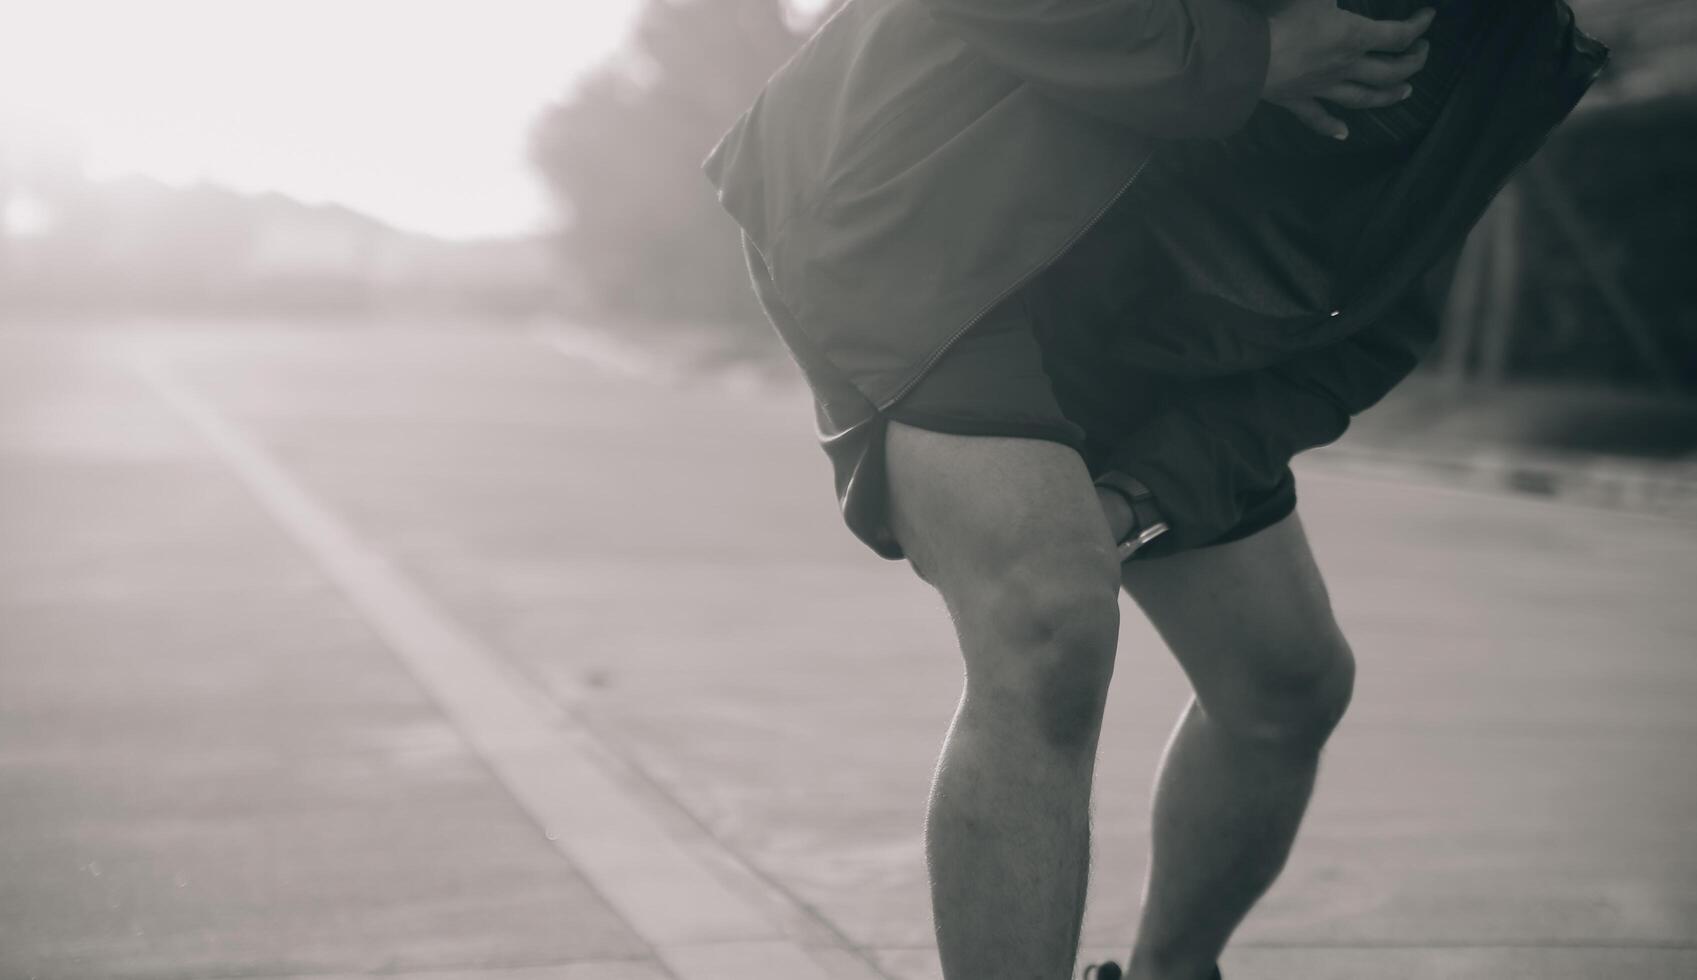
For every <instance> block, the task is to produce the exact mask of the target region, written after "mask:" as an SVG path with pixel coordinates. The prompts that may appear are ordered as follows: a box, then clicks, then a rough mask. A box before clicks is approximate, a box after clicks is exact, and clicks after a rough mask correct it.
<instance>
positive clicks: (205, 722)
mask: <svg viewBox="0 0 1697 980" xmlns="http://www.w3.org/2000/svg"><path fill="white" fill-rule="evenodd" d="M1573 5H1574V7H1575V8H1576V9H1577V11H1578V14H1579V19H1580V22H1581V23H1582V24H1583V25H1584V26H1585V27H1586V29H1587V30H1588V31H1589V32H1590V33H1592V34H1594V35H1596V36H1597V37H1599V38H1600V39H1601V40H1603V41H1604V42H1605V43H1607V44H1608V45H1609V46H1610V47H1611V48H1612V49H1613V52H1614V54H1613V59H1612V62H1611V65H1610V67H1609V69H1608V71H1607V72H1606V74H1605V75H1604V76H1603V77H1602V79H1601V80H1600V81H1599V83H1598V84H1597V86H1596V87H1595V88H1594V89H1593V90H1592V92H1591V94H1590V95H1589V96H1588V97H1587V98H1586V100H1585V101H1584V103H1583V104H1582V105H1581V106H1580V108H1579V109H1578V111H1577V112H1575V114H1574V115H1573V117H1572V118H1571V119H1570V120H1569V121H1568V122H1567V123H1566V124H1565V125H1564V126H1563V127H1562V128H1561V129H1560V130H1559V131H1557V132H1556V133H1555V135H1554V136H1553V137H1552V138H1551V139H1550V140H1549V142H1548V143H1547V145H1546V146H1545V147H1544V149H1543V150H1542V151H1541V153H1540V155H1539V156H1538V158H1537V159H1536V161H1535V163H1534V164H1533V165H1532V166H1530V167H1528V168H1526V170H1525V171H1524V172H1523V173H1522V174H1520V175H1519V176H1518V177H1517V179H1516V180H1515V181H1514V182H1513V183H1512V184H1511V185H1510V186H1509V187H1508V188H1507V189H1506V190H1505V191H1504V193H1503V194H1502V195H1501V196H1500V197H1499V198H1498V200H1497V202H1496V203H1495V204H1494V205H1493V207H1492V209H1491V211H1490V212H1489V214H1488V215H1487V216H1486V218H1485V219H1484V221H1482V222H1481V224H1480V225H1479V226H1478V228H1477V229H1476V230H1475V232H1474V234H1473V235H1472V237H1471V238H1470V239H1469V241H1468V243H1467V244H1466V246H1465V247H1464V248H1463V249H1461V250H1460V251H1459V252H1458V253H1457V254H1456V255H1454V256H1451V257H1450V259H1449V260H1447V261H1446V262H1445V263H1444V264H1443V265H1442V267H1441V268H1439V269H1437V270H1435V271H1434V274H1433V275H1432V277H1431V279H1430V283H1429V286H1430V289H1431V292H1432V298H1433V300H1434V303H1435V304H1436V307H1437V308H1438V309H1441V310H1442V311H1443V318H1444V319H1443V333H1442V341H1441V343H1440V345H1439V349H1438V350H1437V351H1435V352H1434V354H1433V356H1432V357H1431V358H1430V359H1429V361H1428V363H1427V364H1425V365H1423V366H1422V368H1421V370H1420V372H1419V373H1418V374H1417V375H1416V376H1415V377H1414V378H1412V379H1410V381H1409V382H1408V383H1406V384H1405V385H1404V386H1402V387H1401V388H1399V389H1398V390H1397V391H1396V392H1395V393H1394V394H1393V395H1392V396H1391V397H1390V398H1389V399H1387V401H1386V402H1385V403H1384V404H1382V405H1380V406H1378V407H1376V408H1375V409H1373V410H1372V411H1371V412H1369V413H1368V414H1367V415H1366V416H1364V417H1363V418H1362V419H1360V420H1359V421H1358V423H1357V424H1356V426H1355V428H1354V430H1353V431H1352V432H1351V433H1350V435H1349V436H1348V437H1346V439H1345V440H1344V441H1343V442H1342V443H1340V444H1338V445H1337V446H1334V447H1328V448H1326V449H1324V450H1320V451H1317V452H1316V453H1314V454H1311V457H1312V458H1310V459H1307V460H1305V463H1304V466H1305V467H1307V468H1306V469H1303V470H1302V472H1303V474H1304V486H1305V489H1304V513H1305V515H1307V514H1312V515H1313V516H1311V517H1309V518H1308V520H1309V523H1310V533H1311V535H1312V536H1313V537H1314V539H1315V541H1316V547H1317V549H1318V550H1319V551H1320V553H1321V557H1322V560H1323V563H1324V564H1325V565H1326V567H1327V570H1328V575H1329V577H1331V578H1332V579H1333V580H1334V583H1335V584H1334V590H1335V592H1336V596H1335V599H1336V601H1337V603H1338V606H1339V609H1340V615H1341V616H1342V617H1343V618H1344V619H1345V622H1346V626H1348V627H1349V631H1350V635H1351V636H1352V637H1357V638H1359V639H1358V644H1359V645H1360V646H1361V647H1362V650H1361V651H1360V653H1361V656H1362V659H1363V663H1364V668H1365V669H1364V671H1363V678H1364V680H1363V682H1362V685H1363V687H1362V693H1361V695H1360V697H1359V698H1358V702H1357V708H1356V713H1355V715H1354V720H1353V721H1351V722H1350V723H1348V724H1346V732H1348V731H1349V728H1348V725H1354V726H1355V729H1354V731H1355V733H1356V736H1357V737H1356V738H1354V739H1353V740H1350V741H1349V746H1351V747H1347V748H1340V749H1338V750H1336V752H1335V755H1334V762H1333V770H1332V772H1333V773H1334V774H1335V775H1333V776H1331V777H1330V779H1331V782H1330V783H1328V787H1329V788H1328V790H1327V791H1326V792H1325V793H1323V794H1322V798H1321V799H1320V800H1319V801H1317V804H1316V815H1315V822H1314V824H1313V825H1312V826H1313V827H1314V829H1313V830H1312V831H1311V833H1310V838H1307V839H1309V840H1311V841H1312V843H1311V844H1307V845H1304V847H1306V848H1307V849H1306V850H1303V851H1302V853H1301V854H1300V856H1299V857H1298V859H1296V861H1295V863H1294V864H1293V866H1292V869H1291V871H1290V873H1289V874H1287V877H1286V879H1285V881H1284V882H1283V883H1281V885H1280V886H1279V889H1278V890H1277V891H1276V892H1275V893H1274V895H1273V896H1271V897H1270V898H1269V901H1268V904H1267V905H1266V906H1264V908H1263V910H1261V911H1259V912H1257V914H1256V918H1254V919H1253V920H1252V921H1251V923H1250V924H1249V925H1248V926H1246V931H1245V933H1244V936H1243V939H1242V942H1241V944H1240V947H1241V952H1238V953H1234V954H1233V956H1235V957H1237V958H1236V959H1232V960H1228V966H1230V965H1237V966H1239V967H1240V968H1247V969H1246V972H1244V973H1243V975H1245V976H1248V977H1251V978H1253V977H1256V976H1284V975H1295V973H1293V972H1291V971H1293V970H1299V971H1300V972H1301V973H1302V975H1307V976H1316V977H1322V976H1323V977H1330V976H1338V977H1342V976H1346V975H1347V976H1355V975H1384V976H1391V975H1395V976H1410V977H1413V976H1421V977H1427V976H1445V977H1467V976H1479V977H1485V976H1493V977H1494V976H1502V975H1517V976H1538V977H1575V978H1577V977H1594V976H1602V975H1608V974H1632V975H1644V976H1668V977H1673V976H1697V848H1694V847H1692V846H1691V842H1692V839H1693V836H1692V835H1693V833H1694V832H1697V806H1694V804H1693V799H1694V790H1693V786H1692V779H1691V769H1690V767H1689V757H1688V755H1686V754H1685V753H1686V750H1688V749H1689V747H1690V745H1691V744H1692V736H1693V735H1694V734H1697V731H1694V730H1693V727H1692V725H1693V722H1692V721H1691V713H1690V704H1691V703H1692V698H1693V697H1694V696H1697V667H1694V665H1693V664H1692V663H1691V657H1690V654H1691V653H1692V651H1693V650H1694V649H1697V619H1694V618H1693V617H1694V615H1697V613H1694V612H1693V610H1692V609H1691V606H1692V604H1691V602H1690V598H1691V594H1690V585H1689V583H1690V581H1691V580H1692V576H1693V575H1694V574H1697V547H1693V546H1694V545H1697V524H1694V523H1693V521H1697V278H1694V277H1693V275H1692V271H1693V257H1694V256H1697V222H1694V221H1693V220H1692V216H1693V215H1697V181H1694V180H1693V179H1692V177H1693V173H1694V169H1693V160H1694V159H1697V8H1694V7H1693V6H1692V5H1691V4H1690V3H1689V2H1685V0H1574V3H1573ZM829 7H830V4H829V3H828V2H827V0H795V2H786V0H598V2H595V3H582V2H547V0H502V2H499V3H485V4H473V3H469V2H450V0H431V2H417V0H352V2H347V0H344V2H336V3H332V2H329V0H291V2H288V3H283V2H272V0H244V2H241V3H232V2H228V0H150V2H148V3H133V2H119V0H110V2H97V0H52V2H48V0H0V980H10V978H14V977H26V976H32V977H33V976H40V977H105V976H148V977H188V976H196V977H226V976H285V975H299V976H309V975H310V976H331V975H334V976H344V975H353V974H364V973H382V974H385V975H411V974H417V975H420V976H423V975H429V976H431V977H437V978H445V977H471V976H511V977H515V978H518V977H523V978H527V980H539V978H541V977H544V976H546V977H556V976H558V977H570V978H573V980H599V978H602V977H607V978H619V980H646V978H649V977H655V978H658V977H667V976H670V977H694V976H696V975H701V976H708V975H711V976H715V977H716V976H728V975H731V974H732V973H735V974H736V975H739V976H750V977H757V976H765V975H768V974H771V975H776V974H777V973H783V974H784V975H786V976H790V977H793V976H796V975H797V974H798V973H806V974H808V975H812V976H829V977H832V978H834V980H875V978H886V980H892V978H901V980H907V978H913V980H920V978H930V977H935V976H936V975H937V967H936V963H935V956H934V953H932V952H930V947H929V942H930V932H929V924H928V908H927V906H926V904H925V895H924V879H923V869H922V858H921V853H920V843H919V838H918V833H919V819H920V812H921V809H922V806H923V800H924V795H925V791H926V785H927V781H928V777H929V771H930V766H931V764H932V762H933V760H934V758H935V751H936V745H937V743H938V740H939V738H940V735H941V733H942V731H943V728H944V726H945V725H946V723H947V720H948V716H949V713H950V710H951V708H952V705H953V702H954V698H955V696H956V695H957V694H958V679H959V678H958V672H959V671H958V664H957V662H956V661H955V659H954V657H953V655H952V653H951V652H950V648H952V645H953V644H952V640H951V638H950V635H949V633H948V623H947V620H946V617H944V616H943V615H942V611H941V609H940V608H938V607H937V605H936V603H935V600H934V598H933V597H932V596H931V595H930V594H929V593H928V592H927V591H926V590H925V589H924V588H923V587H922V586H921V585H920V584H919V583H918V582H917V581H915V580H913V579H912V577H911V576H909V575H906V574H905V573H904V572H903V571H902V570H901V569H900V568H899V567H895V566H887V565H885V564H883V563H881V562H879V561H878V560H877V559H875V558H873V557H872V556H871V555H870V554H869V553H867V552H865V550H864V549H863V548H861V547H860V546H859V545H858V544H857V543H855V542H854V541H853V540H852V539H850V538H849V536H848V534H847V532H846V531H844V530H843V529H842V527H841V525H840V521H839V519H838V517H837V515H836V512H835V502H834V500H833V499H832V497H831V493H830V483H829V475H828V473H829V471H828V468H827V466H826V463H825V460H824V457H823V455H822V454H820V453H819V452H818V449H817V448H816V446H815V445H814V441H813V433H812V429H811V424H812V417H811V413H810V410H809V405H808V402H807V398H806V393H805V389H804V388H803V387H802V386H801V384H800V381H799V378H798V377H797V376H796V374H795V373H794V371H793V369H792V367H791V366H790V363H789V361H788V358H787V357H786V356H785V354H784V352H783V351H782V349H781V348H780V347H779V346H778V343H777V339H776V337H775V335H774V334H773V332H772V330H771V328H770V326H769V325H768V324H767V322H766V321H765V319H764V317H763V316H762V314H761V313H760V311H759V309H758V307H757V306H756V305H755V303H754V300H753V296H752V293H751V291H750V288H749V285H748V281H747V274H746V271H745V269H744V266H743V260H742V257H741V253H740V250H739V247H738V238H737V230H736V228H735V226H734V225H733V224H732V223H731V221H730V219H729V218H728V217H727V216H726V215H725V214H724V213H723V212H722V211H721V210H720V208H719V207H718V205H717V203H716V202H715V201H714V199H713V196H712V191H711V188H710V186H709V184H708V182H707V181H706V179H705V178H704V177H703V176H702V174H701V173H700V170H699V166H700V163H701V160H702V158H703V157H704V156H705V155H706V153H707V151H708V150H709V149H710V148H711V147H712V146H713V144H714V143H715V142H716V140H717V139H718V136H719V134H720V133H722V132H723V131H724V130H725V129H726V128H727V127H728V126H729V125H730V124H731V122H732V121H733V120H734V118H735V117H736V116H737V115H738V114H739V113H740V112H741V111H742V110H743V108H744V107H746V106H747V104H748V103H749V102H750V100H751V99H752V98H753V96H754V95H755V93H756V92H757V91H758V89H759V87H760V86H761V84H762V83H763V82H764V80H765V79H766V78H767V77H768V76H769V75H770V73H771V72H772V71H773V70H774V69H775V68H776V67H777V66H778V65H780V64H781V63H782V62H783V60H784V59H785V58H787V57H788V56H789V55H790V54H791V53H792V52H793V51H794V50H795V49H796V48H797V46H798V45H799V44H800V43H801V42H802V40H803V39H805V38H806V37H807V36H808V34H809V33H810V32H811V31H812V30H813V29H814V27H815V26H816V25H817V24H818V23H819V22H820V20H821V19H822V18H823V17H825V16H828V15H829V13H830V9H829ZM1386 555H1396V556H1399V557H1398V559H1397V560H1395V561H1387V560H1386V559H1385V557H1384V556H1386ZM1124 645H1125V649H1126V654H1125V657H1126V658H1127V659H1124V660H1122V663H1123V664H1125V666H1122V667H1121V668H1120V679H1119V680H1117V682H1116V683H1117V685H1118V686H1117V688H1116V693H1115V699H1116V700H1115V702H1114V706H1113V707H1111V708H1110V712H1109V715H1110V729H1109V735H1108V736H1107V737H1106V738H1105V745H1106V746H1108V747H1107V748H1105V750H1104V752H1105V755H1104V761H1103V766H1104V767H1106V769H1105V771H1108V770H1111V771H1113V772H1114V773H1115V775H1114V777H1113V778H1112V779H1111V780H1108V781H1107V782H1105V783H1104V784H1103V788H1102V789H1101V790H1100V791H1099V803H1098V816H1099V818H1100V819H1102V820H1103V821H1105V823H1104V827H1105V828H1106V829H1104V830H1103V831H1102V835H1101V839H1100V841H1099V845H1098V848H1099V862H1100V863H1101V864H1102V865H1103V866H1107V867H1113V868H1116V869H1118V870H1116V871H1115V872H1114V873H1113V874H1112V875H1110V876H1107V877H1105V878H1104V879H1103V881H1102V883H1101V884H1100V885H1099V889H1098V892H1097V893H1095V895H1094V896H1093V899H1092V906H1091V913H1090V918H1089V920H1088V921H1087V925H1086V942H1087V945H1088V946H1090V947H1091V948H1093V949H1097V950H1100V951H1106V952H1114V951H1123V946H1124V943H1125V942H1127V941H1128V940H1129V936H1128V933H1127V929H1128V928H1129V924H1130V922H1131V921H1132V912H1133V910H1134V909H1135V906H1136V894H1135V893H1136V887H1135V886H1136V879H1137V876H1138V874H1139V873H1140V872H1139V869H1140V867H1141V865H1140V863H1139V862H1141V860H1142V850H1141V848H1142V840H1143V834H1144V833H1145V831H1146V827H1145V825H1144V822H1143V821H1144V820H1145V818H1144V813H1145V811H1146V806H1147V783H1148V774H1149V773H1150V772H1151V771H1152V767H1153V764H1154V759H1155V758H1156V756H1157V754H1158V751H1159V748H1160V745H1161V742H1162V740H1163V738H1164V735H1165V732H1166V730H1167V726H1168V723H1169V721H1170V719H1171V718H1172V717H1174V716H1175V715H1176V711H1177V709H1178V706H1179V704H1180V703H1181V701H1182V698H1183V690H1184V689H1183V682H1182V678H1181V677H1179V676H1178V674H1177V672H1176V670H1175V669H1174V668H1172V666H1171V665H1170V663H1167V662H1166V661H1165V659H1164V658H1163V657H1161V656H1160V655H1159V644H1158V641H1157V640H1156V639H1155V637H1154V636H1153V634H1152V632H1151V631H1149V630H1148V628H1147V626H1145V625H1142V624H1140V623H1139V624H1136V625H1130V626H1128V634H1127V638H1126V639H1125V641H1124ZM1152 651H1153V652H1152ZM391 654H392V655H393V656H391ZM1133 658H1134V659H1133ZM526 725H529V726H531V727H529V728H526V727H525V726H526ZM503 726H505V727H503ZM514 732H519V735H514V734H513V733H514ZM562 732H564V733H566V734H567V735H569V736H570V738H566V737H565V736H563V735H562V734H561V733H562ZM520 736H522V738H521V737H520ZM562 739H563V741H562ZM527 740H528V741H527ZM520 742H522V743H523V744H524V745H525V746H528V747H529V748H527V749H526V750H525V751H531V750H532V749H534V753H533V754H532V755H525V754H524V752H517V754H515V752H516V751H517V750H515V749H514V748H513V746H514V745H515V744H518V743H520ZM537 746H541V748H536V747H537ZM585 746H588V748H586V747H585ZM535 753H540V754H535ZM527 759H528V760H531V761H530V762H527V761H526V760H527ZM538 760H539V761H538ZM1122 771H1123V775H1122V774H1121V773H1122ZM1389 771H1397V772H1402V773H1406V774H1407V775H1408V777H1409V781H1408V785H1406V786H1404V785H1398V786H1390V785H1388V784H1387V781H1386V780H1385V778H1384V776H1383V774H1384V773H1386V772H1389ZM585 801H588V802H585ZM1463 803H1465V804H1466V805H1461V804H1463ZM621 835H622V836H621ZM609 841H617V842H618V843H619V844H620V845H621V846H627V845H628V847H629V848H634V849H635V851H640V852H641V853H643V854H649V855H658V856H657V857H654V858H653V861H652V863H651V864H648V865H643V868H646V869H647V870H645V871H643V872H642V873H640V874H639V873H637V872H636V871H634V870H632V869H633V867H634V866H631V865H626V864H620V863H619V861H620V860H625V859H626V858H624V857H618V855H628V854H629V853H634V852H633V851H630V850H621V849H620V848H619V847H611V848H610V847H608V846H607V844H608V842H609ZM609 855H614V856H613V857H609ZM656 882H658V883H659V884H655V883H656ZM645 883H646V884H645ZM651 886H652V887H651ZM680 896H681V897H680ZM704 937H705V938H704ZM702 943H706V946H711V947H712V948H713V949H715V950H717V952H715V953H713V954H712V955H708V954H707V953H704V952H702V950H703V949H704V948H706V947H705V946H703V945H702ZM797 956H799V957H800V959H797V958H796V957H797ZM715 957H717V958H715ZM703 964H705V965H703ZM798 964H800V965H799V966H798ZM704 971H705V972H704ZM714 971H719V972H714ZM1228 972H1231V971H1230V970H1228ZM1233 975H1237V974H1233Z"/></svg>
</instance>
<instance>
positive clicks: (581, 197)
mask: <svg viewBox="0 0 1697 980" xmlns="http://www.w3.org/2000/svg"><path fill="white" fill-rule="evenodd" d="M809 6H810V7H812V8H818V7H819V4H817V3H813V4H809ZM827 13H828V10H826V11H823V12H817V13H812V14H801V13H798V12H797V11H796V9H795V8H794V7H793V6H791V5H788V4H786V3H785V2H784V0H649V2H648V3H647V5H646V7H645V8H644V9H643V11H642V12H641V14H640V15H639V17H638V20H637V23H636V26H635V29H634V32H633V34H632V37H631V40H630V42H629V44H628V46H627V48H626V50H625V51H624V52H623V53H622V54H621V55H620V56H619V57H617V58H615V59H613V60H612V61H610V62H608V63H607V64H605V65H603V66H601V67H600V68H599V69H597V70H595V71H594V72H592V73H590V74H589V75H587V76H585V77H584V78H583V80H582V81H581V82H580V83H579V85H578V86H577V87H576V89H575V90H574V91H573V92H572V93H571V95H570V96H569V97H568V98H567V99H566V100H564V101H562V102H559V103H556V104H554V105H553V106H551V107H550V108H549V109H548V110H547V111H546V112H545V113H544V114H543V116H542V117H541V118H540V119H539V120H538V121H537V124H536V126H535V129H534V130H533V131H532V134H531V158H532V161H533V163H534V164H535V166H536V167H537V168H538V169H539V170H540V171H541V173H542V176H543V179H544V180H545V182H546V183H547V185H548V187H549V188H550V190H551V192H552V193H553V194H554V196H555V198H556V199H557V200H558V202H559V204H560V206H561V210H562V213H563V214H564V215H565V217H566V220H567V226H566V228H565V230H564V231H563V233H562V234H561V237H560V243H559V244H560V248H561V251H562V257H563V259H564V260H565V261H566V262H567V263H568V264H569V265H570V266H571V267H572V269H573V271H574V273H575V274H576V275H577V276H579V277H581V281H582V282H583V283H584V284H585V290H584V292H585V297H584V299H585V301H586V302H587V303H588V304H589V305H591V306H593V307H594V308H595V311H596V312H598V313H604V314H606V313H610V314H614V315H622V316H633V317H641V318H647V319H660V320H688V321H692V322H693V321H717V322H719V323H722V324H726V325H736V326H741V327H743V328H745V329H748V330H750V331H751V332H753V333H752V334H751V336H758V338H759V339H762V340H765V339H769V332H768V330H767V328H766V324H765V319H764V317H763V316H762V314H761V313H760V311H759V307H758V306H757V305H756V304H755V302H754V298H753V295H752V290H751V289H750V288H749V285H748V273H747V270H746V269H745V268H744V265H743V259H742V252H741V250H740V248H739V246H738V237H737V228H736V225H735V223H734V222H732V221H731V219H730V218H729V217H728V216H727V215H726V214H725V213H724V212H723V211H722V210H721V209H720V208H719V206H718V203H717V202H716V201H714V199H713V195H712V188H711V185H709V184H708V183H707V181H706V179H705V178H704V177H703V176H702V174H701V170H700V166H701V161H702V159H703V158H704V157H705V156H706V155H707V151H708V150H709V149H711V148H712V146H713V144H714V142H715V141H716V140H717V139H718V137H719V135H720V134H721V133H722V132H723V131H724V130H725V129H726V128H728V127H729V126H730V124H731V122H732V121H733V120H734V119H735V118H736V116H737V114H738V113H740V112H741V111H742V110H743V109H744V108H745V107H747V105H748V104H749V103H750V102H751V101H753V99H754V96H755V94H756V93H757V92H758V91H759V89H760V87H761V85H762V84H764V83H765V81H766V79H767V78H768V77H770V76H771V74H772V72H773V71H775V70H776V69H777V68H778V66H779V65H781V64H782V63H783V62H784V60H785V59H786V58H788V57H789V56H790V55H791V54H792V53H793V52H794V51H795V50H796V48H797V47H799V46H800V44H801V42H802V41H803V40H804V39H805V38H806V36H807V35H808V34H809V33H810V32H811V30H812V29H813V27H814V26H816V25H817V24H818V23H819V22H820V21H821V20H822V19H823V17H824V16H826V15H827Z"/></svg>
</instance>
